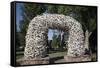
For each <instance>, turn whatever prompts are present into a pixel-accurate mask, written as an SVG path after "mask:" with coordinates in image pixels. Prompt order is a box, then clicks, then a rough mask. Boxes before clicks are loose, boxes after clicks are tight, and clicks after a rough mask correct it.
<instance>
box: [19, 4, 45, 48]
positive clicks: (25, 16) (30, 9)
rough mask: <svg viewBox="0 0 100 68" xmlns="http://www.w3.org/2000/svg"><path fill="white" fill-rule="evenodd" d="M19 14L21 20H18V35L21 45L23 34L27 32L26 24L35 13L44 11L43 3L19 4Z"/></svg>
mask: <svg viewBox="0 0 100 68" xmlns="http://www.w3.org/2000/svg"><path fill="white" fill-rule="evenodd" d="M20 9H21V16H22V20H21V21H20V24H19V28H20V31H19V32H20V35H21V41H22V42H20V44H21V46H25V36H26V32H27V28H28V25H29V23H30V21H31V20H32V18H34V17H35V16H36V15H40V14H42V13H43V12H45V10H46V9H45V5H43V4H26V3H24V4H21V6H20Z"/></svg>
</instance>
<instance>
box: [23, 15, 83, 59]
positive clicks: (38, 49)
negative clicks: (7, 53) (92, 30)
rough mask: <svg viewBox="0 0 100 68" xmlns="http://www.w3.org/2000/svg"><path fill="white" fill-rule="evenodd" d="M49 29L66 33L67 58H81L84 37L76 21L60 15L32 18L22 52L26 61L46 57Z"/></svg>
mask: <svg viewBox="0 0 100 68" xmlns="http://www.w3.org/2000/svg"><path fill="white" fill-rule="evenodd" d="M49 28H52V29H62V30H65V31H68V33H69V37H68V40H66V42H68V44H66V46H67V47H68V52H67V56H82V55H83V54H84V35H83V30H82V26H81V24H80V23H79V22H78V21H76V20H75V19H74V18H72V17H69V16H65V15H61V14H43V15H38V16H36V17H34V18H33V19H32V21H31V22H30V23H29V26H28V30H27V34H26V46H25V52H24V57H25V58H26V59H33V58H42V57H45V56H46V55H47V47H46V46H47V39H48V37H47V33H48V29H49Z"/></svg>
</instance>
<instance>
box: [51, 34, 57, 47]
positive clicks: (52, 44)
mask: <svg viewBox="0 0 100 68" xmlns="http://www.w3.org/2000/svg"><path fill="white" fill-rule="evenodd" d="M51 46H52V48H57V35H55V34H53V37H52V42H51Z"/></svg>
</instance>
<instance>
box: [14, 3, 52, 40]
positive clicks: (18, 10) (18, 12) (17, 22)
mask: <svg viewBox="0 0 100 68" xmlns="http://www.w3.org/2000/svg"><path fill="white" fill-rule="evenodd" d="M20 7H21V3H16V26H17V31H19V30H20V28H19V24H20V20H22V16H21V9H20ZM52 36H53V30H52V29H49V30H48V39H49V40H52Z"/></svg>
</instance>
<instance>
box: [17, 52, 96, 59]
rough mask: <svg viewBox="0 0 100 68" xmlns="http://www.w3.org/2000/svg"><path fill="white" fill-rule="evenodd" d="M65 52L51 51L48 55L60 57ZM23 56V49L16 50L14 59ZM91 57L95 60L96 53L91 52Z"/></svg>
mask: <svg viewBox="0 0 100 68" xmlns="http://www.w3.org/2000/svg"><path fill="white" fill-rule="evenodd" d="M66 54H67V52H66V51H62V52H59V51H54V52H53V51H51V52H49V54H48V55H49V57H60V56H64V55H66ZM22 57H24V52H23V51H20V52H16V59H20V58H22ZM91 59H92V61H96V54H92V56H91Z"/></svg>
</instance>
